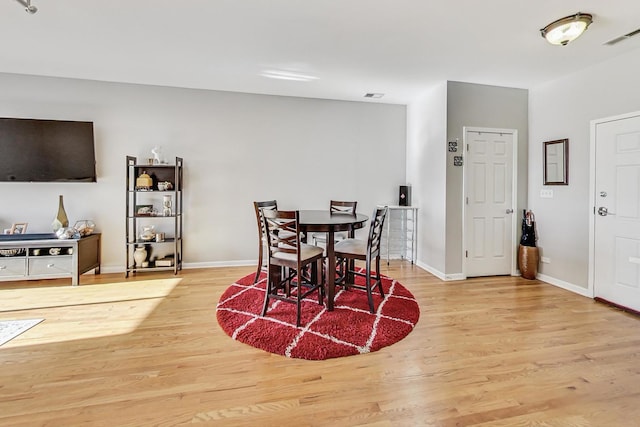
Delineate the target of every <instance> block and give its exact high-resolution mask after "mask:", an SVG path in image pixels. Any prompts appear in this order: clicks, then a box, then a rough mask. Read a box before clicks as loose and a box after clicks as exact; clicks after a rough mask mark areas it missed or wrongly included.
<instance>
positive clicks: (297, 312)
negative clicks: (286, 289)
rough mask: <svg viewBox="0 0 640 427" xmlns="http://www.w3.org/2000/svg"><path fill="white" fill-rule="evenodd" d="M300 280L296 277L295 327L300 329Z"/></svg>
mask: <svg viewBox="0 0 640 427" xmlns="http://www.w3.org/2000/svg"><path fill="white" fill-rule="evenodd" d="M301 280H302V279H301V278H300V276H298V290H297V292H296V294H297V295H296V326H297V327H300V302H301V295H302V285H301V283H300V281H301Z"/></svg>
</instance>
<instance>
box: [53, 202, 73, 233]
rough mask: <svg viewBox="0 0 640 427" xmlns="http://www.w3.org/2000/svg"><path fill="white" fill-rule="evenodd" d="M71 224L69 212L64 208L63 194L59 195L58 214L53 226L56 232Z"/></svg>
mask: <svg viewBox="0 0 640 427" xmlns="http://www.w3.org/2000/svg"><path fill="white" fill-rule="evenodd" d="M68 226H69V218H67V212H65V210H64V201H63V200H62V194H61V195H59V196H58V214H57V215H56V217H55V219H54V220H53V223H52V224H51V227H52V228H53V231H54V232H56V231H58V230H59V229H60V228H62V227H68Z"/></svg>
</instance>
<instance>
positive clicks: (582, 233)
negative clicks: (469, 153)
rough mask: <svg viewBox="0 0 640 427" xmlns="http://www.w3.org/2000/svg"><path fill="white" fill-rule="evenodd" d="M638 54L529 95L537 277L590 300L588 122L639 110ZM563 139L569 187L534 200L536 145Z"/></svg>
mask: <svg viewBox="0 0 640 427" xmlns="http://www.w3.org/2000/svg"><path fill="white" fill-rule="evenodd" d="M639 70H640V51H639V50H638V49H636V50H635V51H631V52H630V53H627V54H624V55H621V56H618V57H616V58H614V59H612V60H609V61H606V62H603V63H601V64H598V65H596V66H593V67H590V68H587V69H585V70H582V71H580V72H578V73H575V74H572V75H569V76H565V77H563V78H561V79H558V80H555V81H552V82H548V83H545V84H543V85H540V86H538V87H536V88H534V89H532V90H531V96H530V110H531V114H530V122H529V123H530V128H531V136H530V139H531V143H530V144H529V171H530V173H529V206H530V208H531V209H532V210H533V211H534V212H535V215H536V220H537V230H538V246H539V248H540V252H541V255H543V256H545V257H547V258H549V259H550V261H551V263H550V264H540V270H539V272H540V274H541V275H542V278H543V279H544V280H546V281H549V282H551V283H554V284H557V285H559V286H562V287H565V288H567V289H570V290H573V291H575V292H579V293H583V294H585V295H589V296H591V292H590V291H587V288H588V274H589V247H588V245H589V215H592V214H593V213H592V204H591V202H590V199H591V197H592V195H591V194H589V176H590V173H589V167H590V158H589V145H590V128H589V127H590V122H591V120H596V119H600V118H605V117H610V116H615V115H620V114H624V113H629V112H634V111H640V90H638V71H639ZM561 138H569V185H568V186H550V187H546V188H549V189H552V190H553V196H554V197H553V198H552V199H546V198H545V199H543V198H540V190H541V189H543V185H542V179H543V177H542V143H543V142H544V141H550V140H555V139H561Z"/></svg>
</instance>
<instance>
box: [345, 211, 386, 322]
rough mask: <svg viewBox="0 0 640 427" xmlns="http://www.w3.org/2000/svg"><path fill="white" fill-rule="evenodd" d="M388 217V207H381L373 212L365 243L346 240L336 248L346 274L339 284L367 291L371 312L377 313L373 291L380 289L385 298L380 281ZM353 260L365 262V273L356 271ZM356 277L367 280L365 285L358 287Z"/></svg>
mask: <svg viewBox="0 0 640 427" xmlns="http://www.w3.org/2000/svg"><path fill="white" fill-rule="evenodd" d="M386 216H387V207H386V206H384V207H379V208H376V209H375V210H374V211H373V215H372V217H371V223H370V225H369V238H368V239H367V241H366V242H365V241H364V240H359V239H353V238H349V239H345V240H342V241H340V242H338V243H336V246H335V254H336V258H337V259H338V260H339V262H340V263H342V264H343V267H342V269H343V271H344V274H343V275H342V277H341V278H340V279H338V280H339V284H340V285H342V286H344V287H345V288H357V289H363V290H366V291H367V299H368V300H369V311H370V312H371V313H375V307H374V305H373V294H372V292H373V289H375V288H376V287H378V291H379V292H380V295H381V296H382V297H383V298H384V291H383V290H382V280H381V279H380V241H381V240H382V230H383V226H384V220H385V218H386ZM352 260H361V261H365V272H364V273H362V272H359V271H356V270H355V268H353V266H350V264H351V265H353V264H352V263H351V261H352ZM374 261H375V269H376V270H375V275H373V272H372V270H371V266H372V263H373V262H374ZM355 276H361V277H364V278H365V284H364V286H363V285H356V284H355Z"/></svg>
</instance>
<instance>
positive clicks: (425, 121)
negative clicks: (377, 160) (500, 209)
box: [407, 82, 447, 279]
mask: <svg viewBox="0 0 640 427" xmlns="http://www.w3.org/2000/svg"><path fill="white" fill-rule="evenodd" d="M446 113H447V84H446V82H442V84H439V85H437V86H436V87H435V88H433V89H432V90H431V91H429V92H427V93H425V94H423V95H422V96H420V97H419V98H418V99H417V100H416V101H415V102H413V103H412V104H411V105H409V106H408V108H407V117H408V125H407V126H408V131H407V182H408V183H410V184H411V186H412V189H411V190H412V204H413V205H414V206H418V207H419V210H418V265H420V266H421V267H423V268H425V269H426V270H428V271H430V272H432V273H433V274H435V275H436V276H438V277H440V278H442V279H444V271H445V261H446V258H445V254H446V250H445V249H446V247H445V246H446V233H445V226H446V195H447V188H446V167H447V162H446V160H447V134H446V123H447V114H446Z"/></svg>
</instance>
